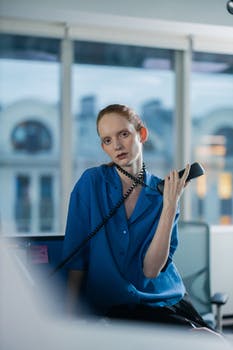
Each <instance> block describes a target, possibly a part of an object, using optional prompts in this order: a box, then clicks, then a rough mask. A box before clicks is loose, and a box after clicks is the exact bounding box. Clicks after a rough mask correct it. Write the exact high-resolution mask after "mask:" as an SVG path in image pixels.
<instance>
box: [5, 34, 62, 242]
mask: <svg viewBox="0 0 233 350" xmlns="http://www.w3.org/2000/svg"><path fill="white" fill-rule="evenodd" d="M0 76H1V79H0V120H1V124H0V134H1V139H0V183H1V185H2V187H1V193H2V195H1V197H0V219H1V231H2V234H6V235H15V234H18V233H20V234H24V233H26V234H37V235H38V234H43V232H44V231H45V230H47V231H49V232H51V233H55V231H56V230H57V229H58V225H59V224H57V227H54V225H53V224H52V222H53V221H54V217H56V219H57V220H56V222H59V220H58V218H59V214H58V212H57V211H56V212H53V210H54V209H53V207H52V202H53V198H52V197H53V196H54V194H55V193H59V187H58V186H59V181H57V176H58V175H57V174H58V169H59V153H60V148H59V147H60V146H59V145H60V141H59V139H60V135H59V132H60V131H59V123H60V121H59V118H60V116H59V114H60V111H59V98H60V89H59V85H60V41H59V40H57V39H47V38H40V37H30V36H21V35H5V34H2V35H1V36H0ZM45 172H49V174H50V180H48V179H47V180H48V181H50V184H49V185H48V181H47V180H45V178H44V177H41V176H42V175H41V174H44V173H45ZM18 174H20V175H18ZM21 174H23V175H22V176H21ZM40 178H41V181H42V183H41V188H42V189H41V191H42V192H41V191H40V185H39V182H40V180H39V179H40ZM55 180H56V181H55ZM46 181H47V182H46ZM54 181H55V183H56V185H55V184H53V182H54ZM15 182H16V186H15V185H14V183H15ZM49 186H50V188H51V189H50V192H49V195H48V196H47V194H46V195H44V192H43V191H45V190H44V188H46V189H47V190H46V191H47V192H46V193H48V191H49V190H48V187H49ZM54 186H55V187H54ZM52 189H53V190H52ZM45 212H46V215H48V216H49V217H50V218H49V219H48V218H47V217H46V218H45V216H46V215H45ZM42 216H43V217H44V218H45V221H46V224H45V223H41V220H40V218H41V217H42Z"/></svg>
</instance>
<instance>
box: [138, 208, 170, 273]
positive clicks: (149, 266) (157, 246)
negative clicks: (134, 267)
mask: <svg viewBox="0 0 233 350" xmlns="http://www.w3.org/2000/svg"><path fill="white" fill-rule="evenodd" d="M175 214H176V207H175V206H174V207H168V208H163V210H162V213H161V216H160V220H159V224H158V227H157V229H156V232H155V235H154V237H153V239H152V241H151V243H150V245H149V247H148V249H147V252H146V255H145V257H144V261H143V273H144V275H145V276H146V277H147V278H154V277H156V276H157V275H158V274H159V273H160V271H161V270H162V268H163V267H164V265H165V264H166V261H167V258H168V255H169V249H170V241H171V233H172V228H173V223H174V218H175Z"/></svg>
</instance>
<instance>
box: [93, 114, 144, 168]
mask: <svg viewBox="0 0 233 350" xmlns="http://www.w3.org/2000/svg"><path fill="white" fill-rule="evenodd" d="M98 131H99V135H100V138H101V144H102V148H103V150H104V151H105V152H106V153H107V155H108V156H109V157H110V158H111V159H112V161H113V162H114V163H117V164H119V165H120V166H129V165H131V164H132V163H133V162H134V161H137V160H140V158H141V157H142V143H143V142H142V140H141V136H140V132H138V131H136V130H135V127H134V125H133V124H132V123H130V122H129V121H128V120H127V119H126V118H125V117H124V116H122V115H120V114H118V113H107V114H105V115H104V116H103V117H102V118H101V119H100V121H99V124H98Z"/></svg>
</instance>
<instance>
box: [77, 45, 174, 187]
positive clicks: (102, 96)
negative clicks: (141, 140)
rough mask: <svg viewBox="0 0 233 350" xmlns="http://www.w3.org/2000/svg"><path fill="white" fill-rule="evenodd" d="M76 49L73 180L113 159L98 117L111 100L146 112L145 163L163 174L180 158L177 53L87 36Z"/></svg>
mask: <svg viewBox="0 0 233 350" xmlns="http://www.w3.org/2000/svg"><path fill="white" fill-rule="evenodd" d="M74 51H75V57H74V65H73V72H72V77H73V104H72V108H73V115H74V120H75V122H74V140H75V143H74V154H73V158H74V164H75V172H74V181H75V180H76V179H77V178H78V177H79V176H80V174H81V173H82V171H83V170H84V169H85V168H87V167H90V166H94V165H97V164H101V163H104V162H107V161H109V159H108V158H107V157H106V156H105V155H104V153H103V151H102V149H101V147H100V141H99V139H98V136H97V134H96V126H95V121H96V116H97V113H98V111H99V110H100V109H101V108H103V107H105V106H106V105H108V104H111V103H120V104H126V105H128V106H130V107H132V108H134V109H135V110H136V111H137V113H138V114H139V115H140V116H141V118H142V119H143V121H144V122H145V124H146V125H147V127H148V128H149V140H148V141H147V142H146V144H145V145H144V156H145V162H146V164H147V166H148V169H149V170H150V171H151V172H154V173H155V174H157V175H158V176H164V175H165V174H166V173H167V172H168V171H169V170H170V169H171V168H172V166H174V163H173V161H174V158H175V157H174V149H175V147H174V146H175V142H176V140H175V137H174V128H175V121H174V81H175V73H174V69H173V67H174V52H173V51H172V50H166V49H158V48H148V47H138V46H131V45H118V44H107V43H97V42H85V41H78V42H75V45H74ZM168 144H169V145H170V147H167V145H168Z"/></svg>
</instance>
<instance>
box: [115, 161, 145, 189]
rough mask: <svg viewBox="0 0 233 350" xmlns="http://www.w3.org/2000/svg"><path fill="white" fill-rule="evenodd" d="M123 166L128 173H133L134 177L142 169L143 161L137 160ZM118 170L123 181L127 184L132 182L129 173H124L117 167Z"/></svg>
mask: <svg viewBox="0 0 233 350" xmlns="http://www.w3.org/2000/svg"><path fill="white" fill-rule="evenodd" d="M121 168H122V169H123V170H125V171H126V172H127V173H129V174H131V175H133V176H134V177H137V176H138V174H139V172H140V171H141V170H142V161H140V162H139V161H138V162H135V163H134V164H131V165H128V166H122V167H121ZM117 172H118V174H119V176H120V178H121V179H122V181H123V182H125V183H127V184H129V183H131V182H132V179H130V178H129V177H128V176H127V175H125V174H123V173H122V172H121V171H120V170H118V169H117Z"/></svg>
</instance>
